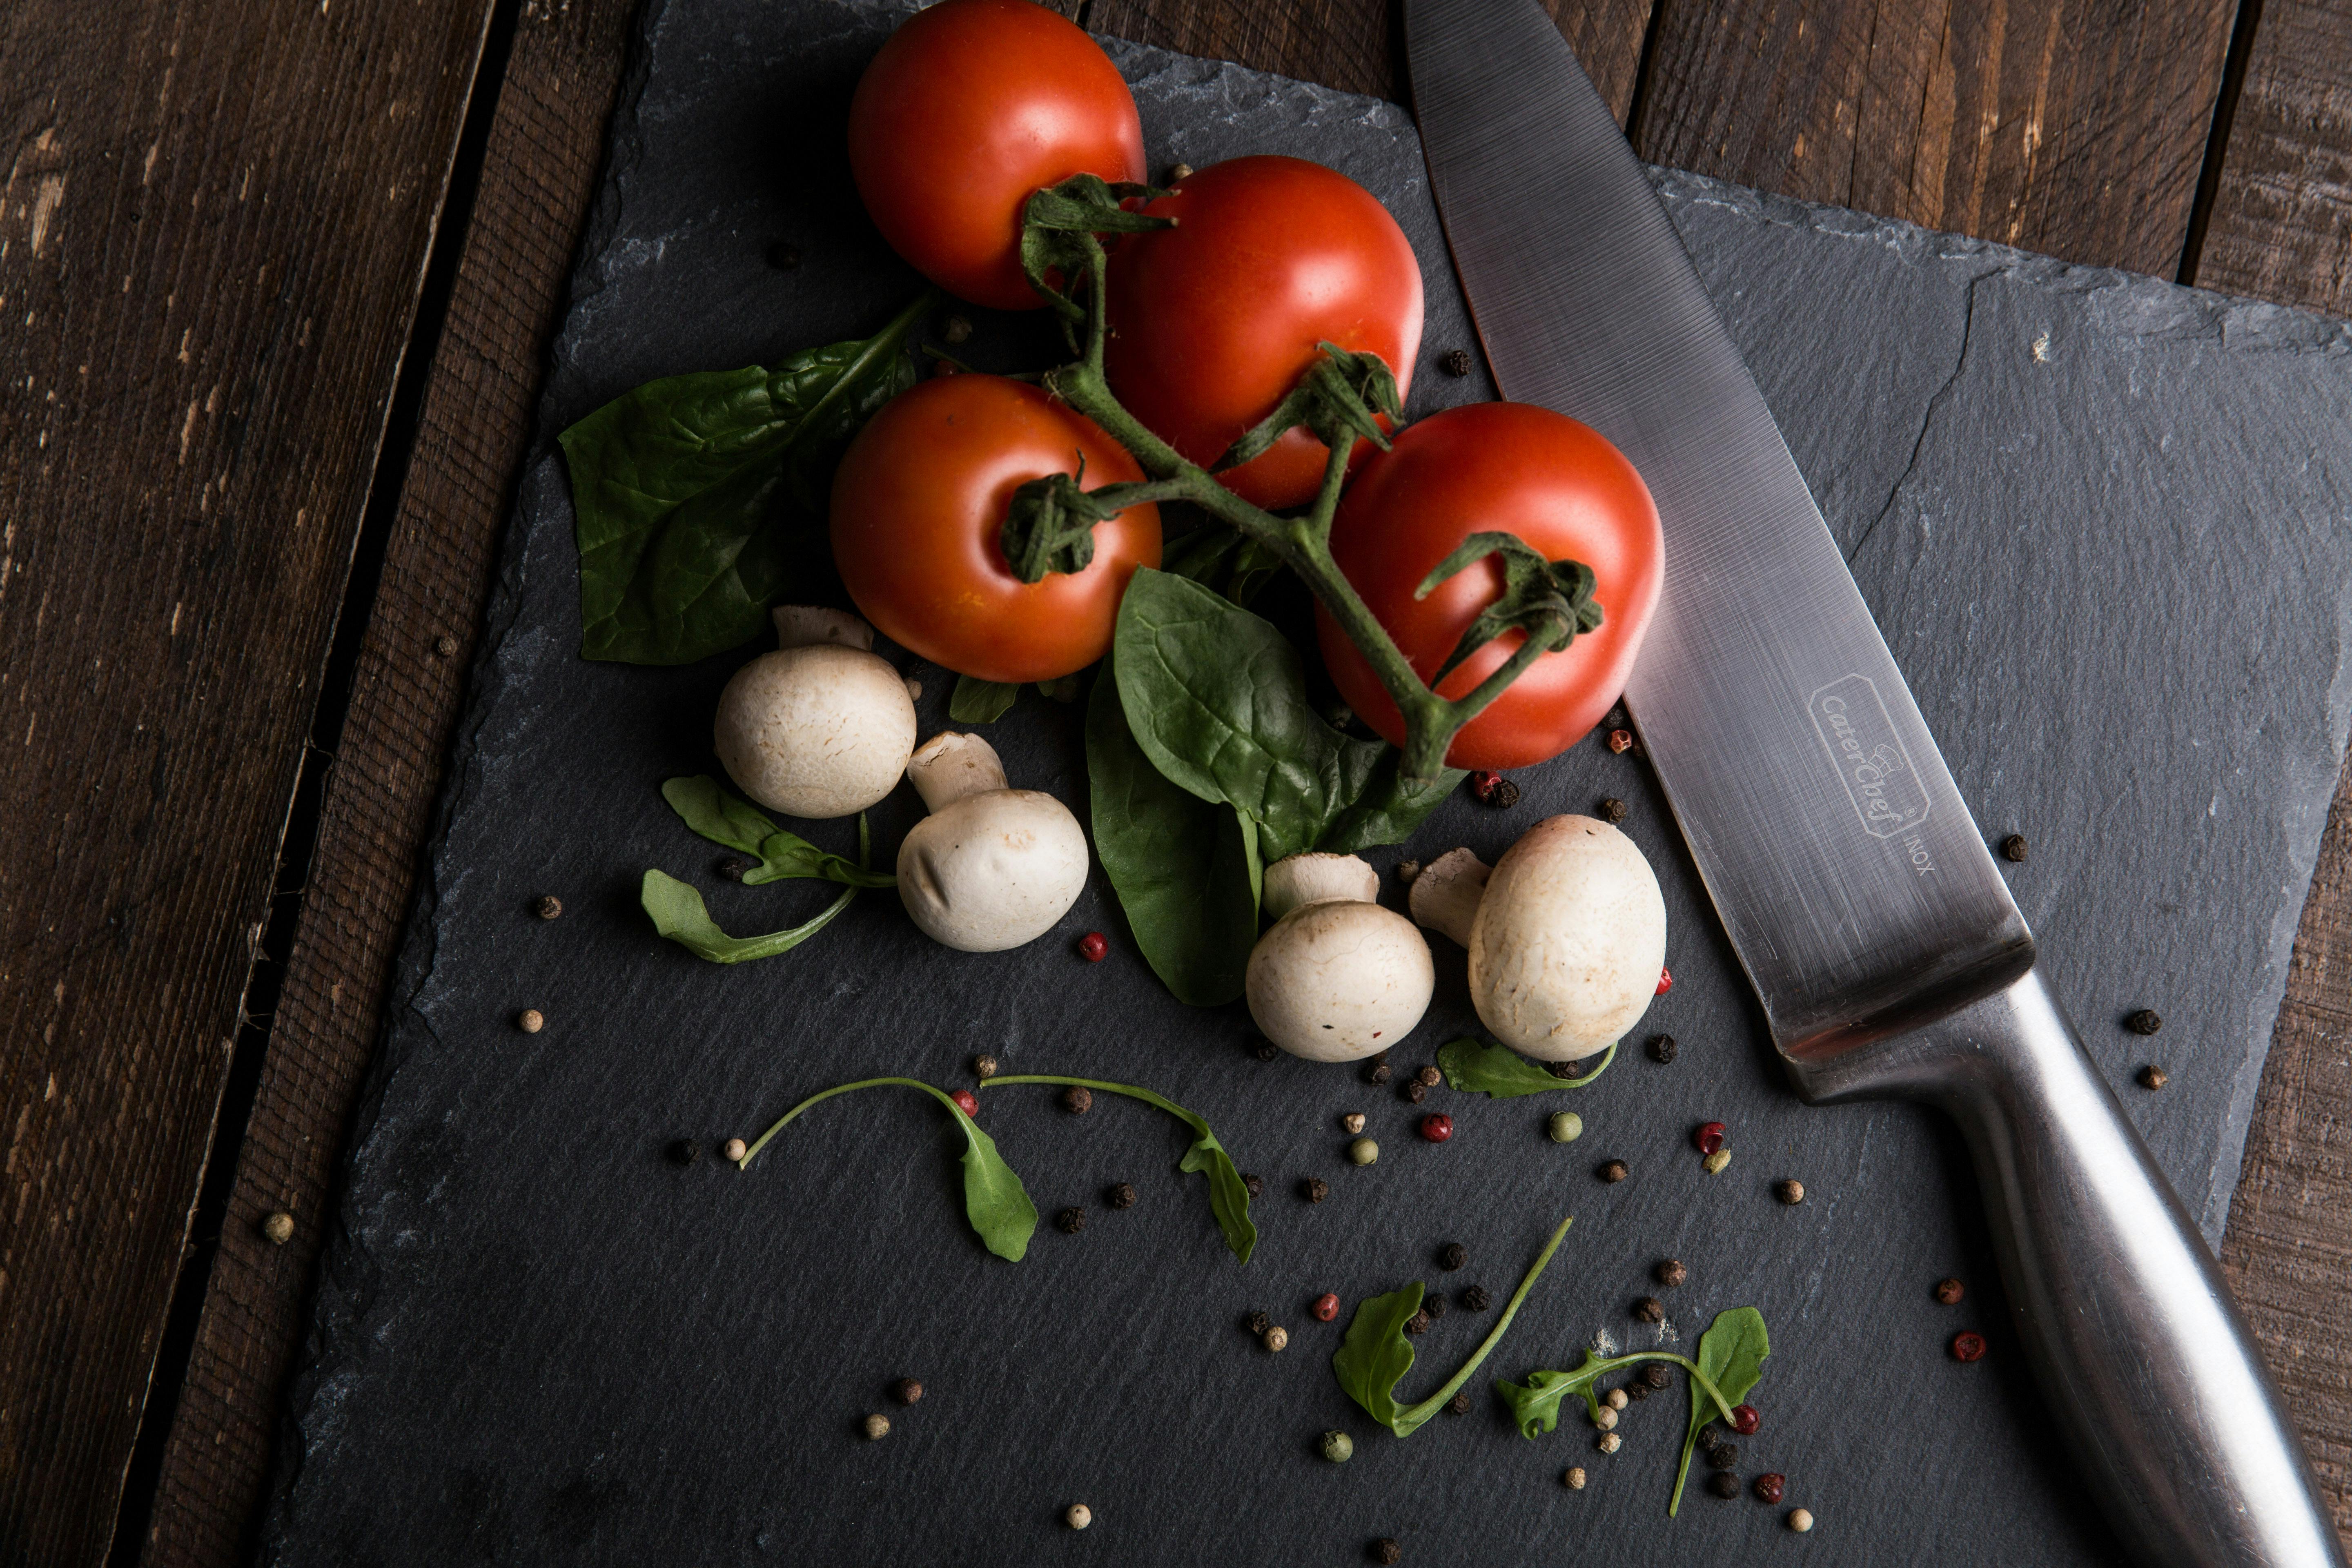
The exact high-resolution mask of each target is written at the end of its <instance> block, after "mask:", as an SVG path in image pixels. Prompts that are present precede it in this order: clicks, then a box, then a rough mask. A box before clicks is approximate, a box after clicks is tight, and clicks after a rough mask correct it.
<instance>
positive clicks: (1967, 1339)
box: [1952, 1329, 1991, 1361]
mask: <svg viewBox="0 0 2352 1568" xmlns="http://www.w3.org/2000/svg"><path fill="white" fill-rule="evenodd" d="M1990 1348H1991V1347H1990V1346H1989V1345H1987V1344H1986V1343H1985V1337H1984V1336H1983V1335H1982V1334H1980V1333H1978V1332H1976V1331H1974V1330H1972V1329H1963V1330H1961V1331H1959V1332H1958V1333H1957V1334H1954V1335H1953V1336H1952V1359H1953V1360H1954V1361H1982V1360H1984V1356H1985V1352H1986V1351H1987V1350H1989V1349H1990Z"/></svg>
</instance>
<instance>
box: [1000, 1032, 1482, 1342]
mask: <svg viewBox="0 0 2352 1568" xmlns="http://www.w3.org/2000/svg"><path fill="white" fill-rule="evenodd" d="M1008 1083H1058V1084H1065V1085H1075V1086H1076V1087H1077V1088H1079V1089H1093V1090H1095V1091H1096V1092H1097V1093H1099V1094H1123V1095H1125V1096H1126V1097H1127V1098H1128V1099H1129V1100H1141V1101H1143V1103H1144V1104H1146V1105H1156V1106H1158V1107H1159V1108H1160V1110H1164V1111H1166V1112H1167V1113H1168V1114H1169V1115H1171V1116H1172V1117H1174V1118H1175V1119H1176V1120H1177V1121H1181V1122H1182V1123H1183V1124H1184V1125H1185V1126H1187V1127H1190V1128H1191V1129H1192V1131H1194V1132H1195V1133H1198V1134H1199V1136H1198V1137H1197V1138H1196V1139H1195V1140H1194V1141H1193V1143H1192V1147H1191V1148H1190V1149H1187V1150H1186V1151H1185V1152H1184V1158H1183V1160H1182V1161H1181V1163H1179V1164H1178V1165H1177V1167H1176V1168H1177V1169H1178V1170H1180V1171H1182V1172H1184V1173H1187V1174H1191V1173H1201V1174H1204V1175H1206V1176H1207V1177H1208V1178H1209V1212H1210V1213H1211V1214H1212V1215H1215V1216H1216V1221H1217V1228H1218V1229H1219V1230H1220V1231H1223V1233H1224V1237H1225V1247H1227V1249H1228V1250H1230V1251H1231V1252H1232V1253H1233V1255H1234V1257H1235V1258H1239V1259H1240V1260H1241V1261H1242V1262H1244V1263H1247V1262H1248V1261H1249V1260H1250V1252H1251V1250H1252V1249H1253V1248H1255V1247H1256V1246H1257V1226H1255V1224H1253V1223H1252V1222H1251V1220H1250V1215H1249V1202H1250V1198H1249V1185H1248V1184H1247V1183H1245V1182H1244V1181H1243V1180H1242V1173H1241V1172H1240V1171H1239V1170H1237V1169H1235V1168H1234V1161H1233V1156H1232V1155H1230V1154H1228V1153H1226V1152H1225V1147H1224V1145H1223V1144H1222V1143H1220V1142H1217V1135H1216V1134H1215V1133H1213V1132H1212V1131H1209V1123H1208V1122H1207V1121H1206V1120H1204V1119H1203V1118H1202V1117H1200V1116H1198V1115H1196V1114H1194V1113H1193V1112H1192V1111H1190V1110H1185V1109H1184V1108H1183V1107H1182V1106H1181V1105H1179V1104H1177V1103H1176V1102H1175V1101H1174V1100H1170V1099H1169V1098H1168V1097H1167V1096H1165V1095H1160V1094H1154V1093H1152V1092H1151V1091H1150V1089H1139V1088H1137V1087H1136V1086H1135V1085H1134V1084H1131V1083H1105V1082H1103V1081H1102V1080H1101V1079H1092V1078H1061V1077H1058V1076H1055V1075H1054V1074H1051V1073H1014V1074H1012V1075H1010V1076H1007V1077H1003V1078H988V1079H981V1081H980V1087H981V1088H982V1089H995V1088H998V1087H1000V1086H1001V1085H1003V1084H1008ZM1513 1304H1514V1305H1517V1303H1516V1302H1514V1303H1513ZM1504 1321H1506V1322H1508V1321H1510V1320H1509V1317H1508V1315H1507V1314H1506V1315H1505V1318H1504Z"/></svg>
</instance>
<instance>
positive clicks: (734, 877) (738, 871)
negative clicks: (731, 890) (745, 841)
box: [712, 855, 751, 882]
mask: <svg viewBox="0 0 2352 1568" xmlns="http://www.w3.org/2000/svg"><path fill="white" fill-rule="evenodd" d="M712 869H713V870H715V871H717V872H718V873H719V880H720V881H722V882H740V881H741V880H742V879H743V873H744V872H746V871H749V870H750V869H751V862H750V861H749V860H746V859H744V858H743V857H741V856H740V855H722V856H720V857H719V864H718V865H717V866H715V867H713V868H712Z"/></svg>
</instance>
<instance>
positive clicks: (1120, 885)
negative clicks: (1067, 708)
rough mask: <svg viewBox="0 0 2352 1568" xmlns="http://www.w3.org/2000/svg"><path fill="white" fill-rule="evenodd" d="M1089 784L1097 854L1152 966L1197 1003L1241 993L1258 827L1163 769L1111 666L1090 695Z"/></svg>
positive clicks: (1253, 931) (1250, 939)
mask: <svg viewBox="0 0 2352 1568" xmlns="http://www.w3.org/2000/svg"><path fill="white" fill-rule="evenodd" d="M1087 795H1088V797H1089V799H1090V800H1091V802H1092V806H1091V813H1090V815H1091V816H1092V820H1093V822H1094V829H1095V854H1096V855H1097V857H1098V858H1100V859H1101V861H1102V867H1103V870H1104V872H1105V873H1106V874H1108V876H1109V878H1110V885H1111V887H1112V888H1113V889H1116V890H1117V892H1118V902H1119V907H1120V909H1122V910H1125V911H1126V913H1127V923H1128V925H1129V928H1130V929H1131V930H1133V931H1134V932H1135V941H1136V945H1137V946H1139V947H1140V948H1141V949H1142V950H1143V956H1144V959H1145V961H1146V962H1147V963H1150V965H1151V968H1152V973H1156V974H1158V975H1159V976H1160V980H1161V982H1162V983H1164V984H1166V985H1167V987H1168V989H1169V990H1170V991H1171V992H1173V993H1174V994H1175V996H1176V999H1177V1000H1178V1001H1180V1002H1183V1003H1187V1004H1189V1005H1192V1006H1195V1007H1215V1006H1220V1005H1223V1004H1225V1003H1227V1002H1231V1001H1234V1000H1235V999H1236V998H1238V997H1239V996H1240V995H1241V994H1242V980H1243V976H1244V973H1246V971H1247V969H1248V967H1249V955H1250V947H1251V945H1252V944H1253V943H1254V942H1256V940H1257V905H1258V892H1257V874H1256V867H1255V853H1254V852H1255V847H1256V838H1257V833H1256V829H1255V826H1253V825H1252V824H1251V823H1250V822H1249V820H1248V819H1247V818H1246V817H1244V816H1242V815H1241V814H1240V813H1239V812H1237V811H1235V810H1234V809H1233V808H1232V807H1231V806H1227V805H1219V804H1217V803H1215V802H1213V801H1205V800H1202V798H1201V797H1200V796H1198V795H1193V794H1192V793H1190V792H1189V791H1186V790H1181V789H1179V788H1177V787H1176V786H1175V785H1174V784H1170V783H1169V782H1168V781H1167V780H1166V779H1165V778H1163V777H1161V776H1160V770H1159V769H1157V768H1155V767H1153V766H1152V765H1151V762H1150V758H1148V757H1146V756H1145V755H1144V754H1143V752H1142V751H1141V749H1139V747H1138V746H1137V745H1136V743H1135V737H1134V736H1133V735H1132V734H1130V733H1129V731H1128V728H1127V713H1126V710H1124V709H1122V708H1121V707H1120V706H1119V700H1118V684H1117V682H1116V681H1115V680H1114V679H1112V677H1111V675H1110V673H1109V671H1108V670H1105V671H1104V672H1103V673H1102V674H1100V675H1098V676H1097V677H1096V678H1095V687H1094V692H1093V694H1092V695H1091V696H1090V697H1089V698H1088V699H1087Z"/></svg>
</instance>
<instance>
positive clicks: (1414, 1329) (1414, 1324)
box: [1404, 1311, 1432, 1334]
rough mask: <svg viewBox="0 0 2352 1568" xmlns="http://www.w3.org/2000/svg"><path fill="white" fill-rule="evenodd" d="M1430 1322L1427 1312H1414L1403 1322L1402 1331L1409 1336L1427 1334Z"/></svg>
mask: <svg viewBox="0 0 2352 1568" xmlns="http://www.w3.org/2000/svg"><path fill="white" fill-rule="evenodd" d="M1431 1321H1432V1320H1431V1318H1430V1316H1429V1314H1428V1313H1427V1312H1425V1311H1423V1312H1415V1313H1414V1314H1413V1315H1412V1317H1410V1318H1407V1319H1406V1320H1405V1321H1404V1331H1405V1332H1406V1333H1409V1334H1425V1333H1427V1332H1429V1325H1430V1322H1431Z"/></svg>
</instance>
